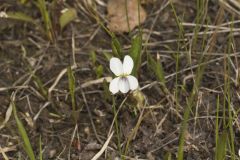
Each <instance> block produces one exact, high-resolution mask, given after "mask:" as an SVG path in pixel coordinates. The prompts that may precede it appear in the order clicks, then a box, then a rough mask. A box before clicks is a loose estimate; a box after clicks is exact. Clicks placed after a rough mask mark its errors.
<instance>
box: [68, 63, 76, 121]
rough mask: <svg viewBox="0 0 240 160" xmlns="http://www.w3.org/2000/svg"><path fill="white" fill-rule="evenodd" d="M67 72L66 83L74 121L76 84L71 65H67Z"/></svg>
mask: <svg viewBox="0 0 240 160" xmlns="http://www.w3.org/2000/svg"><path fill="white" fill-rule="evenodd" d="M67 73H68V84H69V86H68V87H69V92H70V96H71V102H72V110H73V118H74V120H75V122H77V115H76V101H75V88H76V86H75V77H74V74H73V71H72V69H71V67H68V70H67Z"/></svg>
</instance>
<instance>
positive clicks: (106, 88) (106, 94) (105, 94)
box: [103, 79, 112, 102]
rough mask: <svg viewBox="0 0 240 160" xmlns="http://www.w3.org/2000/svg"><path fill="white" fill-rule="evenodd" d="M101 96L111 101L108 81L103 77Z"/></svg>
mask: <svg viewBox="0 0 240 160" xmlns="http://www.w3.org/2000/svg"><path fill="white" fill-rule="evenodd" d="M103 97H104V100H105V101H108V102H111V100H112V96H111V93H110V91H109V83H108V82H107V81H106V80H105V79H104V80H103Z"/></svg>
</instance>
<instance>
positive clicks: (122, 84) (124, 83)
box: [118, 77, 130, 93]
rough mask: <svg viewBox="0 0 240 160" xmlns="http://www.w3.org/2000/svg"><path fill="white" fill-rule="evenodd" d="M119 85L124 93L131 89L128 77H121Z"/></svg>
mask: <svg viewBox="0 0 240 160" xmlns="http://www.w3.org/2000/svg"><path fill="white" fill-rule="evenodd" d="M118 87H119V90H120V91H121V92H122V93H127V92H128V91H129V89H130V88H129V83H128V79H127V78H124V77H122V78H120V79H119V81H118Z"/></svg>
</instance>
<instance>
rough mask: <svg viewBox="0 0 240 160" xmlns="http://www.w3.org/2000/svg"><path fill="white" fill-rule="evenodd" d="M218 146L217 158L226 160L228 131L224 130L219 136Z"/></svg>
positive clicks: (217, 159)
mask: <svg viewBox="0 0 240 160" xmlns="http://www.w3.org/2000/svg"><path fill="white" fill-rule="evenodd" d="M217 144H218V145H217V148H216V154H215V160H224V159H225V156H226V144H227V132H226V131H224V132H223V134H222V135H221V136H220V137H219V139H218V143H217Z"/></svg>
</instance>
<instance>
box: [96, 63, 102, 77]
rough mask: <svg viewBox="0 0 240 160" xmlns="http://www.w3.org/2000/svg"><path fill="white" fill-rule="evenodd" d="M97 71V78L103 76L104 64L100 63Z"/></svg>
mask: <svg viewBox="0 0 240 160" xmlns="http://www.w3.org/2000/svg"><path fill="white" fill-rule="evenodd" d="M95 72H96V75H97V78H100V77H102V74H103V66H102V65H99V66H98V67H97V68H96V69H95Z"/></svg>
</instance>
